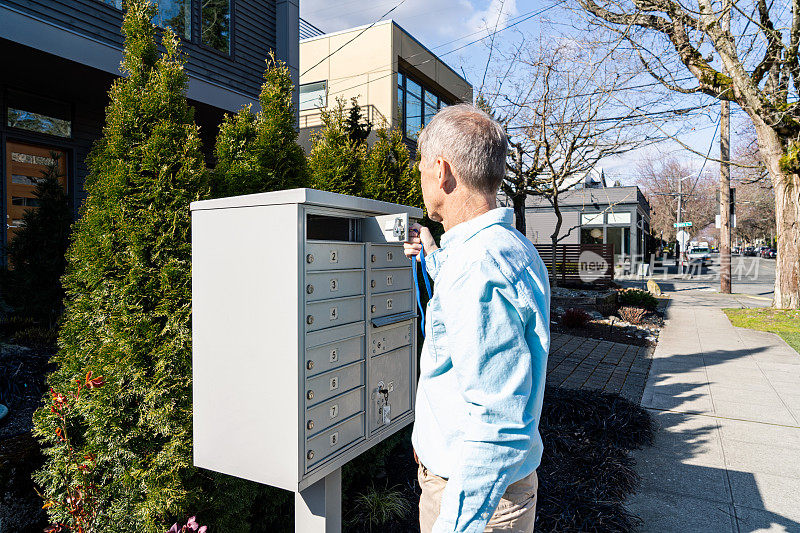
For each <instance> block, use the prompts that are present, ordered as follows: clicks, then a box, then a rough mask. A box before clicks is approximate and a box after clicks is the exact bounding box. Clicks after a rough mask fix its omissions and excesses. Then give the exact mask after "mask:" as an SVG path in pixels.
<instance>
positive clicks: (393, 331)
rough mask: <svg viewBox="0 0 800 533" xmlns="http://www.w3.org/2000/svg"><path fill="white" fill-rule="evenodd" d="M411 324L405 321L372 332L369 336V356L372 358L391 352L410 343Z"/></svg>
mask: <svg viewBox="0 0 800 533" xmlns="http://www.w3.org/2000/svg"><path fill="white" fill-rule="evenodd" d="M412 328H413V322H411V321H408V320H407V321H405V322H402V323H400V324H392V325H391V326H384V327H382V328H378V329H375V330H373V331H372V334H371V335H370V339H371V341H370V345H369V347H368V348H369V354H370V356H372V357H375V356H377V355H381V354H384V353H386V352H391V351H392V350H396V349H398V348H401V347H403V346H408V345H409V344H410V343H411V330H412Z"/></svg>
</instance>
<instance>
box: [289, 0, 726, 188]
mask: <svg viewBox="0 0 800 533" xmlns="http://www.w3.org/2000/svg"><path fill="white" fill-rule="evenodd" d="M554 3H555V2H554V1H553V0H375V1H374V2H371V3H369V4H367V5H365V4H366V3H365V2H364V1H363V0H302V1H301V2H300V16H301V17H302V18H304V19H305V20H307V21H308V22H310V23H312V24H314V25H315V26H317V27H318V28H320V29H321V30H323V31H325V32H335V31H340V30H344V29H347V28H352V27H355V26H361V25H365V24H372V23H374V22H376V21H378V20H383V19H388V18H391V19H394V20H395V21H396V22H397V23H398V24H400V25H401V26H402V27H403V28H405V29H406V30H407V31H408V32H409V33H411V34H412V35H413V36H414V37H416V38H417V39H418V40H419V41H420V42H422V43H423V44H424V45H425V46H427V47H428V48H429V49H430V50H431V51H433V53H435V54H436V55H437V56H439V58H440V59H442V60H443V61H445V62H446V63H447V64H448V65H450V66H451V67H452V68H453V69H454V70H456V71H457V72H460V73H462V74H463V75H464V76H465V77H466V79H467V80H468V81H469V82H470V83H472V85H473V87H474V88H475V93H476V94H477V92H478V88H479V87H480V85H481V82H482V79H483V76H484V71H485V70H486V67H487V59H488V56H489V48H490V46H489V43H490V39H489V38H488V35H489V34H490V33H492V32H493V31H494V30H495V29H498V30H500V31H499V32H498V33H496V35H495V46H497V47H500V48H503V47H505V48H508V47H510V46H513V44H514V43H515V42H518V41H519V40H520V39H521V38H522V35H523V34H531V35H538V34H540V33H541V32H542V31H543V28H545V27H546V28H554V27H555V28H557V27H559V25H562V26H563V22H564V17H569V16H570V13H568V12H566V11H565V10H563V9H558V8H557V7H556V8H554V7H553V4H554ZM392 9H394V10H393V11H392V12H391V13H390V14H388V15H387V14H386V13H387V12H388V11H390V10H392ZM525 19H527V20H525ZM512 24H513V26H510V25H512ZM546 31H552V30H546ZM482 37H483V39H481V38H482ZM476 40H478V42H475V43H474V44H470V43H472V42H473V41H476ZM356 44H357V43H356V42H354V43H353V45H356ZM465 45H466V46H465ZM462 47H463V48H462ZM495 59H496V56H495V57H493V62H494V60H495ZM735 111H736V110H735ZM737 116H739V117H740V116H741V113H739V114H738V115H735V116H734V118H733V124H734V125H736V121H737V120H740V119H737ZM718 119H719V105H718V104H716V103H715V104H714V105H713V106H712V107H710V108H709V110H708V113H707V114H706V116H704V117H695V118H693V119H692V123H691V124H689V125H688V127H687V128H684V129H685V130H686V131H685V133H683V134H681V135H680V139H681V140H682V141H683V142H684V143H685V144H688V145H689V146H692V147H693V148H694V149H695V150H697V151H698V152H702V153H706V152H708V151H709V148H710V149H711V150H710V155H711V157H717V156H718V155H719V137H718V135H715V133H716V132H717V131H718V130H717V128H716V125H717V121H718ZM663 154H668V155H671V156H673V157H676V158H678V159H680V160H685V162H686V163H687V164H688V165H689V166H691V167H692V168H694V169H696V170H697V171H699V170H700V169H701V168H702V167H703V158H701V157H699V156H696V155H693V154H692V153H691V152H690V151H688V150H685V149H684V148H682V147H681V146H680V145H679V144H678V143H675V142H674V141H666V142H663V143H660V144H658V145H654V146H650V147H647V148H644V149H641V150H638V151H636V152H631V153H627V154H624V155H622V156H618V157H614V158H610V159H607V160H604V161H602V162H601V166H602V168H603V169H604V170H605V173H606V176H607V177H609V178H610V179H611V180H616V179H619V180H620V181H621V182H622V183H623V184H630V183H632V182H633V181H634V180H635V177H636V174H637V172H636V165H637V162H638V161H639V160H640V159H641V158H643V157H649V156H654V155H663ZM713 165H716V166H717V167H718V166H719V165H718V163H714V162H711V161H709V162H708V163H707V164H706V166H705V169H709V168H710V167H711V166H713Z"/></svg>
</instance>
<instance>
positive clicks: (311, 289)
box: [306, 283, 314, 294]
mask: <svg viewBox="0 0 800 533" xmlns="http://www.w3.org/2000/svg"><path fill="white" fill-rule="evenodd" d="M306 293H308V294H314V286H313V285H311V284H310V283H309V284H308V285H306Z"/></svg>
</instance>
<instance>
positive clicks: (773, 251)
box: [763, 248, 778, 259]
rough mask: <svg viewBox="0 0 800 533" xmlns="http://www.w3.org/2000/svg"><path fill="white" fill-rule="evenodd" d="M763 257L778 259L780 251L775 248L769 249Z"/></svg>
mask: <svg viewBox="0 0 800 533" xmlns="http://www.w3.org/2000/svg"><path fill="white" fill-rule="evenodd" d="M763 257H766V258H767V259H775V258H776V257H778V250H776V249H775V248H769V249H767V250H766V251H765V252H764V256H763Z"/></svg>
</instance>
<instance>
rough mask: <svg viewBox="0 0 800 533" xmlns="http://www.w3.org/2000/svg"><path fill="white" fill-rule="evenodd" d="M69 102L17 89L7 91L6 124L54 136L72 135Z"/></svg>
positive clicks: (67, 136) (66, 136)
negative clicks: (57, 100)
mask: <svg viewBox="0 0 800 533" xmlns="http://www.w3.org/2000/svg"><path fill="white" fill-rule="evenodd" d="M71 116H72V113H71V109H70V106H69V104H65V103H63V102H56V101H54V100H50V99H49V98H42V97H39V96H34V95H31V94H26V93H21V92H17V91H9V92H8V107H7V108H6V125H7V126H8V127H10V128H18V129H21V130H27V131H34V132H36V133H44V134H45V135H53V136H55V137H65V138H69V137H72V120H71Z"/></svg>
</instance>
